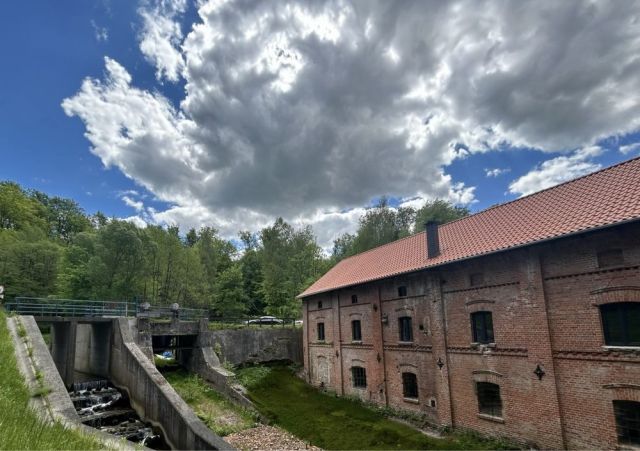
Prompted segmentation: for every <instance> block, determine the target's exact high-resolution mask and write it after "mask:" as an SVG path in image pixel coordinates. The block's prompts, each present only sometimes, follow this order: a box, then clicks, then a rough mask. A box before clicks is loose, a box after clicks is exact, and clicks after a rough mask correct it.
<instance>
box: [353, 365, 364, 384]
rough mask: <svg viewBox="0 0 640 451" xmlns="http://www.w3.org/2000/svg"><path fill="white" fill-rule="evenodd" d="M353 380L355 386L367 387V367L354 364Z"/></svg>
mask: <svg viewBox="0 0 640 451" xmlns="http://www.w3.org/2000/svg"><path fill="white" fill-rule="evenodd" d="M351 381H352V383H353V386H354V388H367V369H366V368H364V367H361V366H352V367H351Z"/></svg>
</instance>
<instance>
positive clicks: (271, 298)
mask: <svg viewBox="0 0 640 451" xmlns="http://www.w3.org/2000/svg"><path fill="white" fill-rule="evenodd" d="M260 239H261V242H262V248H261V249H260V252H259V257H260V262H261V266H262V277H263V279H262V290H261V291H262V295H263V296H264V300H265V303H266V311H267V313H268V314H270V315H275V316H279V317H298V316H299V314H300V303H299V302H298V301H297V300H296V299H295V296H296V295H298V294H299V293H301V292H302V291H303V290H304V289H305V288H306V287H308V286H309V285H310V284H311V283H313V282H314V281H315V280H316V279H317V278H318V277H319V276H320V275H322V273H323V272H324V270H325V269H326V268H325V265H324V264H323V261H322V254H321V249H320V247H319V246H318V245H317V244H316V241H315V237H314V236H313V232H312V231H311V228H310V227H306V228H304V229H301V230H294V228H293V227H291V226H290V225H289V224H287V223H286V222H285V221H284V220H283V219H282V218H278V219H277V220H276V221H275V223H274V224H273V226H271V227H266V228H264V229H262V232H261V233H260Z"/></svg>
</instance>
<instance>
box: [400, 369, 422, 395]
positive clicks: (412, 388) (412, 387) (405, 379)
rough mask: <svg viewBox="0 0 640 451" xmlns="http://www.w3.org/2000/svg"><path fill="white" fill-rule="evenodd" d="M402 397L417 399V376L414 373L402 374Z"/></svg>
mask: <svg viewBox="0 0 640 451" xmlns="http://www.w3.org/2000/svg"><path fill="white" fill-rule="evenodd" d="M402 396H403V397H404V398H409V399H418V376H417V375H416V374H415V373H409V372H406V373H402Z"/></svg>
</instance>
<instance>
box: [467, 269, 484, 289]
mask: <svg viewBox="0 0 640 451" xmlns="http://www.w3.org/2000/svg"><path fill="white" fill-rule="evenodd" d="M469 283H470V284H471V286H472V287H478V286H481V285H484V274H483V273H481V272H476V273H473V274H471V276H469Z"/></svg>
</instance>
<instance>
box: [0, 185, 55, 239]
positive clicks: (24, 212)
mask: <svg viewBox="0 0 640 451" xmlns="http://www.w3.org/2000/svg"><path fill="white" fill-rule="evenodd" d="M42 215H43V206H42V205H41V204H39V203H38V202H37V201H35V200H33V199H31V198H29V197H28V196H27V195H26V193H25V192H24V191H23V190H22V188H20V185H18V184H17V183H13V182H0V230H1V229H5V230H20V229H23V228H25V227H35V228H40V229H43V230H44V229H45V221H44V220H43V218H42Z"/></svg>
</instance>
